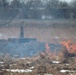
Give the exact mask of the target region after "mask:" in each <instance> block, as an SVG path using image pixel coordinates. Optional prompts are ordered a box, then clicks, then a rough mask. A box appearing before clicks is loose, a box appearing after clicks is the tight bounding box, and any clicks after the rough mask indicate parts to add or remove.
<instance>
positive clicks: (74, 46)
mask: <svg viewBox="0 0 76 75" xmlns="http://www.w3.org/2000/svg"><path fill="white" fill-rule="evenodd" d="M62 45H63V46H65V47H66V48H67V50H68V52H70V53H74V52H76V44H73V43H71V41H62Z"/></svg>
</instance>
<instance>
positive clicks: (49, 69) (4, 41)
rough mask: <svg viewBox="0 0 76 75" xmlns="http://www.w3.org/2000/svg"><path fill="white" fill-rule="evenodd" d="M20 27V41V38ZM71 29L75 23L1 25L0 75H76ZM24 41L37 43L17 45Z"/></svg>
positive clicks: (74, 46) (75, 59)
mask: <svg viewBox="0 0 76 75" xmlns="http://www.w3.org/2000/svg"><path fill="white" fill-rule="evenodd" d="M1 22H2V21H1ZM2 24H3V23H2ZM21 25H22V26H23V28H24V35H23V38H21V37H22V36H21V37H20V26H21ZM75 28H76V27H75V20H64V21H63V20H61V21H59V20H57V21H56V20H55V21H37V20H35V21H34V20H32V21H28V20H27V21H25V20H17V21H13V22H11V24H10V25H8V24H6V25H4V26H3V25H2V26H1V27H0V39H1V40H0V75H76V41H75V40H76V34H75V33H76V29H75ZM8 38H9V39H10V38H12V39H13V38H14V39H13V40H15V41H13V42H12V41H11V39H10V40H9V39H8ZM26 38H36V39H37V41H35V42H26V43H25V42H23V41H22V42H19V40H22V39H23V40H24V39H25V40H26ZM32 51H33V52H32ZM3 53H4V54H3ZM16 54H17V55H16ZM33 54H34V55H33ZM11 55H12V56H11ZM28 55H30V57H29V56H28Z"/></svg>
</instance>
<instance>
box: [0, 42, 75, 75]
mask: <svg viewBox="0 0 76 75" xmlns="http://www.w3.org/2000/svg"><path fill="white" fill-rule="evenodd" d="M61 44H62V45H63V48H62V50H61V51H60V52H59V53H57V52H56V51H54V52H52V51H51V50H50V49H51V48H50V46H49V44H47V43H46V44H45V48H46V49H45V51H44V52H41V53H40V55H39V56H34V57H32V58H29V57H27V58H23V59H20V58H18V59H15V60H12V62H11V63H10V64H7V63H5V61H6V60H5V61H4V63H1V65H4V66H3V67H0V75H71V74H75V73H76V67H75V66H76V64H75V63H76V45H75V44H74V43H71V42H70V41H63V42H62V43H61ZM8 62H9V61H8ZM1 65H0V66H1ZM5 65H6V66H5Z"/></svg>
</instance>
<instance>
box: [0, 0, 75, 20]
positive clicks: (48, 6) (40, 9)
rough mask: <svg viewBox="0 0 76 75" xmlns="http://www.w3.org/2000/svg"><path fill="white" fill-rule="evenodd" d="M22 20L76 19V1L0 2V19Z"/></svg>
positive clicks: (4, 0) (15, 0)
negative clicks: (69, 2)
mask: <svg viewBox="0 0 76 75" xmlns="http://www.w3.org/2000/svg"><path fill="white" fill-rule="evenodd" d="M46 1H47V0H46ZM13 17H14V18H20V19H56V18H57V19H58V18H59V19H60V18H62V19H65V18H68V19H70V18H76V1H75V0H74V1H73V2H72V3H71V4H68V3H67V2H60V1H59V0H49V1H47V2H44V1H42V0H27V1H26V2H21V0H13V1H12V2H11V3H9V2H8V1H7V0H2V1H1V2H0V18H1V19H9V18H13Z"/></svg>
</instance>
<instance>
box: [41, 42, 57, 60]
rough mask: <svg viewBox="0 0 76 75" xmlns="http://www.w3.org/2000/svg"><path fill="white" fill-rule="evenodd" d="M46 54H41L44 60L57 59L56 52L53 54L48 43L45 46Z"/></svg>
mask: <svg viewBox="0 0 76 75" xmlns="http://www.w3.org/2000/svg"><path fill="white" fill-rule="evenodd" d="M45 48H46V49H45V52H41V54H40V55H41V57H42V58H49V59H53V58H56V51H54V52H51V49H50V46H49V44H48V43H46V44H45Z"/></svg>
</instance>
